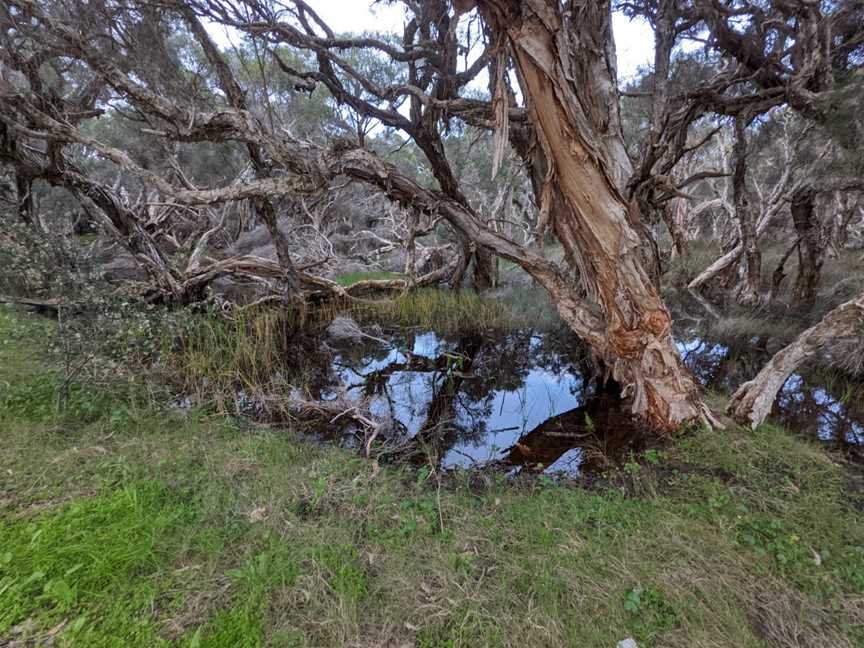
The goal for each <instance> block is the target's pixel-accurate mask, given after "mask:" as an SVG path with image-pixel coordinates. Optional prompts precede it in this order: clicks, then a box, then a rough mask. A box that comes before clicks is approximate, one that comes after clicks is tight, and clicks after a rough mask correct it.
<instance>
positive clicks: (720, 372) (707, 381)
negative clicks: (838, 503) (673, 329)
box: [677, 328, 864, 450]
mask: <svg viewBox="0 0 864 648" xmlns="http://www.w3.org/2000/svg"><path fill="white" fill-rule="evenodd" d="M677 338H678V341H679V348H680V350H681V356H682V360H683V361H684V363H685V364H686V366H687V367H688V368H689V369H690V370H691V371H692V372H693V373H694V375H695V376H696V377H697V379H698V380H699V381H700V382H701V383H702V384H703V385H705V386H706V387H707V388H711V389H717V390H720V391H727V392H728V391H729V390H731V389H733V388H734V387H737V386H738V385H740V384H742V383H744V382H746V381H748V380H750V379H752V378H753V377H754V376H756V375H757V374H758V373H759V371H760V370H761V369H762V367H763V366H765V363H766V362H767V361H768V360H769V359H770V358H771V355H772V354H771V351H770V349H769V347H770V346H771V340H770V339H769V338H768V337H767V336H754V337H753V338H752V339H750V340H744V341H742V340H722V341H717V339H716V338H715V337H713V336H712V334H711V331H710V330H699V328H690V329H688V330H686V331H679V333H678V335H677ZM775 346H776V344H775ZM772 415H773V416H775V417H776V418H777V419H778V420H779V421H780V422H781V423H782V424H783V425H784V426H786V427H787V428H789V429H790V430H792V431H795V432H799V433H804V434H807V435H814V434H815V435H816V436H817V437H818V438H819V439H821V440H822V441H827V442H831V443H833V444H834V445H836V446H837V447H839V448H842V449H844V450H849V449H850V448H852V447H855V446H860V445H862V444H864V384H862V383H856V382H854V381H853V380H852V379H850V378H848V377H838V376H827V375H825V373H824V371H820V370H819V369H818V368H816V367H805V368H804V369H803V370H802V371H801V372H800V373H798V374H794V375H793V376H792V377H790V378H789V380H788V381H787V382H786V384H785V385H784V386H783V389H782V390H781V391H780V393H779V394H778V397H777V401H776V402H775V403H774V408H773V411H772Z"/></svg>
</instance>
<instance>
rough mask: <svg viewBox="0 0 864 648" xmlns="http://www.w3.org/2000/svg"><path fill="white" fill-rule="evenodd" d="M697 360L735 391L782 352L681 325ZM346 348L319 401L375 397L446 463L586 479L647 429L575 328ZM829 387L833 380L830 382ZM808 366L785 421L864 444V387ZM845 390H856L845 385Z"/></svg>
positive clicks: (681, 342)
mask: <svg viewBox="0 0 864 648" xmlns="http://www.w3.org/2000/svg"><path fill="white" fill-rule="evenodd" d="M677 339H678V342H677V344H678V348H679V351H680V352H681V355H682V358H683V360H684V362H685V364H686V365H687V366H688V367H689V368H690V370H691V371H693V373H694V375H695V376H696V377H697V378H698V379H699V380H700V381H701V382H702V383H703V384H704V385H705V386H706V387H708V388H712V389H718V390H722V391H726V392H728V391H730V390H731V389H733V388H735V387H736V386H738V385H739V384H740V383H741V382H743V381H745V380H748V379H749V378H751V377H753V376H754V375H755V374H756V373H757V372H758V371H759V369H760V368H761V367H762V365H763V364H764V363H765V362H766V361H767V360H768V358H769V357H770V354H769V352H768V351H767V350H766V349H765V346H764V345H763V344H759V343H758V341H757V343H753V344H750V345H747V346H746V347H741V348H733V347H730V346H728V345H724V344H720V343H716V342H712V341H709V339H707V338H706V337H705V336H704V334H701V333H700V331H698V330H697V329H691V330H683V331H679V332H678V336H677ZM387 340H388V342H389V345H387V346H384V345H382V344H380V343H369V344H365V343H364V344H353V345H348V347H347V348H336V349H335V350H334V355H333V357H332V363H331V365H330V367H329V370H330V372H331V376H330V379H329V381H325V383H326V385H329V386H326V385H325V386H324V387H322V389H321V390H320V393H319V394H318V396H319V397H320V398H323V399H328V398H334V397H336V396H337V395H338V394H339V393H340V392H341V391H346V392H347V395H348V396H349V397H351V398H353V399H365V400H366V402H368V403H369V409H370V411H371V412H372V413H373V414H374V415H375V416H376V417H378V418H379V419H381V420H385V421H389V423H390V425H389V427H390V428H391V430H393V431H394V434H395V436H398V437H400V438H402V439H403V440H414V441H423V442H424V445H426V446H427V447H432V448H434V451H435V453H436V456H437V457H438V459H439V461H440V463H441V465H442V466H443V467H448V468H449V467H470V466H477V465H497V466H502V467H505V468H506V469H508V470H510V471H512V472H525V471H529V472H539V471H543V472H547V473H549V472H553V473H554V472H563V473H566V474H569V475H576V474H579V473H584V472H586V471H591V470H597V469H601V468H603V467H605V466H606V465H608V464H609V462H614V461H618V460H621V459H622V458H623V457H625V456H627V455H628V454H629V453H630V452H631V451H638V450H639V449H640V448H641V444H643V443H644V441H645V434H642V433H641V432H643V431H642V430H640V429H638V428H637V427H634V426H636V425H637V424H636V423H635V422H634V421H633V420H632V419H631V417H630V416H629V415H628V414H627V413H626V412H622V411H621V408H620V400H619V399H618V398H617V397H615V396H614V395H613V396H610V395H608V394H604V393H601V392H599V391H598V389H597V385H596V383H595V381H594V379H593V376H594V374H595V371H594V367H593V365H592V362H591V361H590V354H589V353H588V352H587V350H586V349H585V347H584V346H583V345H582V344H581V343H580V342H579V341H578V340H577V339H576V338H574V337H573V336H572V335H570V334H568V333H544V334H540V333H536V332H533V331H515V332H512V333H510V334H507V335H500V336H497V337H483V336H480V335H467V336H462V337H452V338H451V337H445V336H440V335H437V334H436V333H434V332H418V333H411V332H400V333H394V334H392V335H390V336H389V337H388V338H387ZM823 382H824V381H823ZM835 382H837V384H836V385H834V384H832V385H827V384H822V383H820V382H819V381H818V380H816V379H815V377H811V376H809V375H808V374H806V373H801V374H796V375H794V376H793V377H792V378H790V380H789V381H788V382H787V383H786V385H785V386H784V388H783V390H782V391H781V393H780V395H779V397H778V399H777V402H776V404H775V412H774V414H775V416H776V417H777V418H778V419H779V421H780V422H782V423H783V424H785V425H787V426H788V427H790V429H793V430H797V431H800V432H802V433H805V434H813V435H815V436H816V437H818V438H819V439H822V440H823V441H829V442H832V443H836V444H839V445H841V446H857V445H858V444H861V443H862V442H864V411H862V408H861V402H862V401H864V391H860V392H859V393H858V398H857V399H855V398H853V397H851V396H850V394H854V392H852V391H850V389H852V388H850V386H849V385H848V383H841V382H839V381H835ZM844 390H845V391H844Z"/></svg>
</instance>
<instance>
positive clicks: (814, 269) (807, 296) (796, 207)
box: [792, 187, 823, 310]
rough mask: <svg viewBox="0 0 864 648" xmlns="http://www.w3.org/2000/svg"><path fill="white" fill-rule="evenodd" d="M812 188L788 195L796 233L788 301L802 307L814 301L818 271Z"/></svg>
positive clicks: (817, 229)
mask: <svg viewBox="0 0 864 648" xmlns="http://www.w3.org/2000/svg"><path fill="white" fill-rule="evenodd" d="M815 197H816V192H815V191H814V190H813V189H812V188H811V187H804V188H803V189H800V190H798V191H796V192H795V194H794V195H793V196H792V222H793V223H794V224H795V230H796V232H797V233H798V240H799V245H798V276H797V277H796V278H795V286H794V287H793V288H792V303H793V304H794V305H796V306H801V307H803V308H806V309H808V310H809V309H810V308H812V307H813V304H815V303H816V293H817V292H818V289H819V279H820V277H821V274H822V261H823V254H822V252H823V248H822V240H821V239H822V237H821V233H820V229H821V228H820V227H819V222H818V217H817V216H816V213H815V209H814V204H815Z"/></svg>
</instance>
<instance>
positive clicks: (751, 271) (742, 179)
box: [732, 115, 762, 305]
mask: <svg viewBox="0 0 864 648" xmlns="http://www.w3.org/2000/svg"><path fill="white" fill-rule="evenodd" d="M746 126H747V120H746V119H745V118H744V117H742V116H741V115H739V116H738V117H736V118H735V146H734V150H733V157H734V160H735V166H734V168H733V170H732V196H733V202H734V206H735V218H736V219H737V220H738V228H739V231H740V232H741V247H742V249H743V251H744V260H745V268H744V277H743V279H742V282H741V286H740V288H739V290H738V302H739V303H741V304H745V305H753V304H757V303H759V300H760V297H759V292H760V290H759V289H760V285H761V283H762V253H761V252H760V250H759V241H758V240H757V238H756V226H755V223H754V222H753V220H754V219H753V210H752V209H751V208H750V201H749V200H748V199H747V132H746Z"/></svg>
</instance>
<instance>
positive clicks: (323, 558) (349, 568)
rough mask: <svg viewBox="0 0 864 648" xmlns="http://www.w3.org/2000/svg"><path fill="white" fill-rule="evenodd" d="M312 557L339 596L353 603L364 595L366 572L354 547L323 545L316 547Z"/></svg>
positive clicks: (366, 587) (366, 588)
mask: <svg viewBox="0 0 864 648" xmlns="http://www.w3.org/2000/svg"><path fill="white" fill-rule="evenodd" d="M312 557H313V560H314V561H315V563H316V564H317V565H318V567H319V568H320V569H321V570H322V572H323V573H324V577H325V579H326V580H327V582H328V583H329V585H330V587H332V588H333V591H334V592H336V594H337V595H338V596H339V597H341V598H343V599H345V600H346V601H351V602H355V603H356V602H359V601H361V600H363V599H364V598H365V597H366V595H367V594H368V584H367V581H366V573H365V571H364V570H363V568H362V567H361V566H360V563H359V561H358V559H357V551H356V550H355V549H354V547H351V546H347V545H324V546H321V547H318V548H316V549H315V550H314V551H313V552H312Z"/></svg>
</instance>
